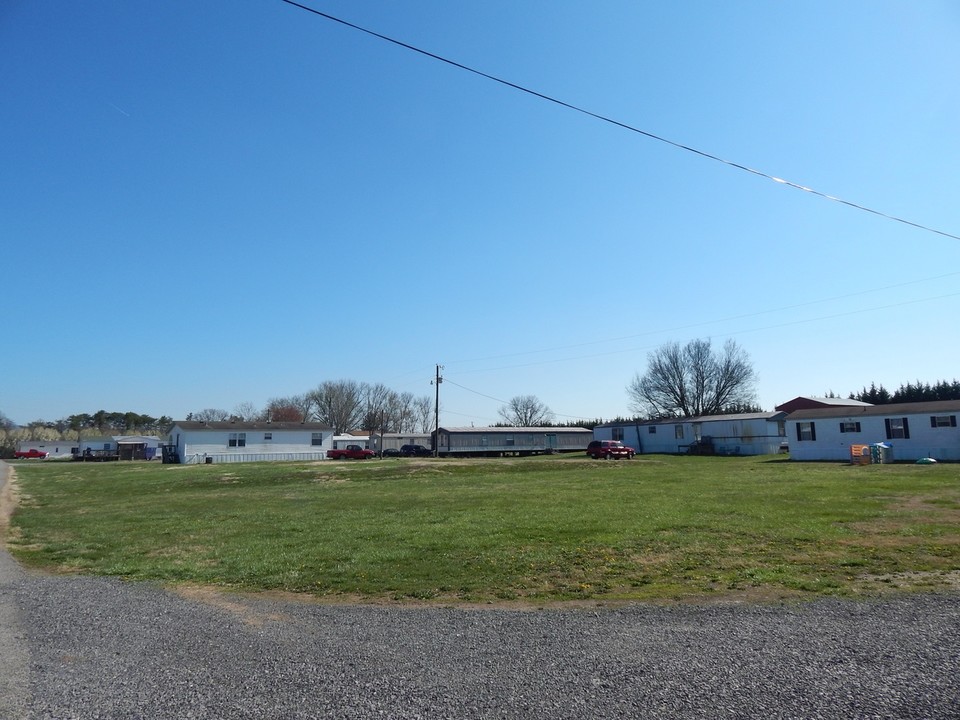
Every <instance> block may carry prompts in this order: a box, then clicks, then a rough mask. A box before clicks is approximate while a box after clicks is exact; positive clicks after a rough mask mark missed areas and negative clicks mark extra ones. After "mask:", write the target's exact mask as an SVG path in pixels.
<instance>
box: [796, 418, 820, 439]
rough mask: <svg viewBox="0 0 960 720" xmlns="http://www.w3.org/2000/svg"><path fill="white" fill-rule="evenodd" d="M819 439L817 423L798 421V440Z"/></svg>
mask: <svg viewBox="0 0 960 720" xmlns="http://www.w3.org/2000/svg"><path fill="white" fill-rule="evenodd" d="M816 439H817V428H816V423H813V422H798V423H797V440H800V441H803V440H816Z"/></svg>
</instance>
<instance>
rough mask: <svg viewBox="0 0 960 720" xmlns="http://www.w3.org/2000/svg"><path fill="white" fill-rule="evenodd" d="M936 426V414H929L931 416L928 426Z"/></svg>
mask: <svg viewBox="0 0 960 720" xmlns="http://www.w3.org/2000/svg"><path fill="white" fill-rule="evenodd" d="M936 426H937V416H936V415H931V416H930V427H936Z"/></svg>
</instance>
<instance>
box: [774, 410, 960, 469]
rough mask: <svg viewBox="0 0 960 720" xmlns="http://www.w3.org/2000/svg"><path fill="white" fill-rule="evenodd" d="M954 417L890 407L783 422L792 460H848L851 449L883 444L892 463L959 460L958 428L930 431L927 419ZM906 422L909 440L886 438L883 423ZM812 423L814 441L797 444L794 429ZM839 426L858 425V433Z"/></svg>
mask: <svg viewBox="0 0 960 720" xmlns="http://www.w3.org/2000/svg"><path fill="white" fill-rule="evenodd" d="M938 415H939V416H944V415H945V416H948V417H949V416H951V415H952V416H955V417H956V416H957V415H960V413H957V412H944V413H935V414H932V413H930V412H925V413H913V414H906V413H903V412H897V411H896V409H895V408H894V407H892V406H891V408H890V414H889V415H882V416H881V415H872V416H864V415H858V414H854V415H847V416H840V415H838V416H834V417H829V418H800V419H792V420H791V419H788V420H787V439H788V440H789V442H790V457H791V458H792V459H793V460H849V459H850V446H851V445H872V444H873V443H878V442H885V443H888V444H889V445H890V446H891V447H892V456H893V460H919V459H920V458H925V457H932V458H935V459H936V460H953V461H957V460H960V428H958V427H931V424H930V418H931V417H936V416H938ZM897 418H906V419H907V428H908V430H909V434H910V437H909V438H905V439H904V438H888V437H887V428H886V423H885V421H886V420H888V419H897ZM809 422H812V423H813V428H814V431H815V434H816V439H815V440H798V438H797V425H798V424H799V423H809ZM842 423H850V424H854V423H859V424H860V431H859V432H841V431H840V429H841V424H842Z"/></svg>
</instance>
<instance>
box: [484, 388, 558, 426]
mask: <svg viewBox="0 0 960 720" xmlns="http://www.w3.org/2000/svg"><path fill="white" fill-rule="evenodd" d="M497 412H498V413H499V414H500V417H501V418H503V420H504V422H506V423H507V424H509V425H513V426H516V427H537V426H540V425H544V424H545V423H548V422H550V421H551V420H552V419H553V411H551V410H550V408H549V407H547V406H546V405H545V404H543V403H542V402H540V400H539V398H537V396H536V395H517V396H516V397H514V398H512V399H511V400H510V402H509V403H507V404H506V405H504V406H503V407H501V408H500V409H499V410H498V411H497Z"/></svg>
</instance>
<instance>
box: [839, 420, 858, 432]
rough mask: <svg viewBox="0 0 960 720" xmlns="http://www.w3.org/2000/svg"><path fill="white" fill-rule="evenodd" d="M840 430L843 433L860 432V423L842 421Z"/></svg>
mask: <svg viewBox="0 0 960 720" xmlns="http://www.w3.org/2000/svg"><path fill="white" fill-rule="evenodd" d="M840 432H842V433H851V432H852V433H858V432H860V423H858V422H842V423H840Z"/></svg>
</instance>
